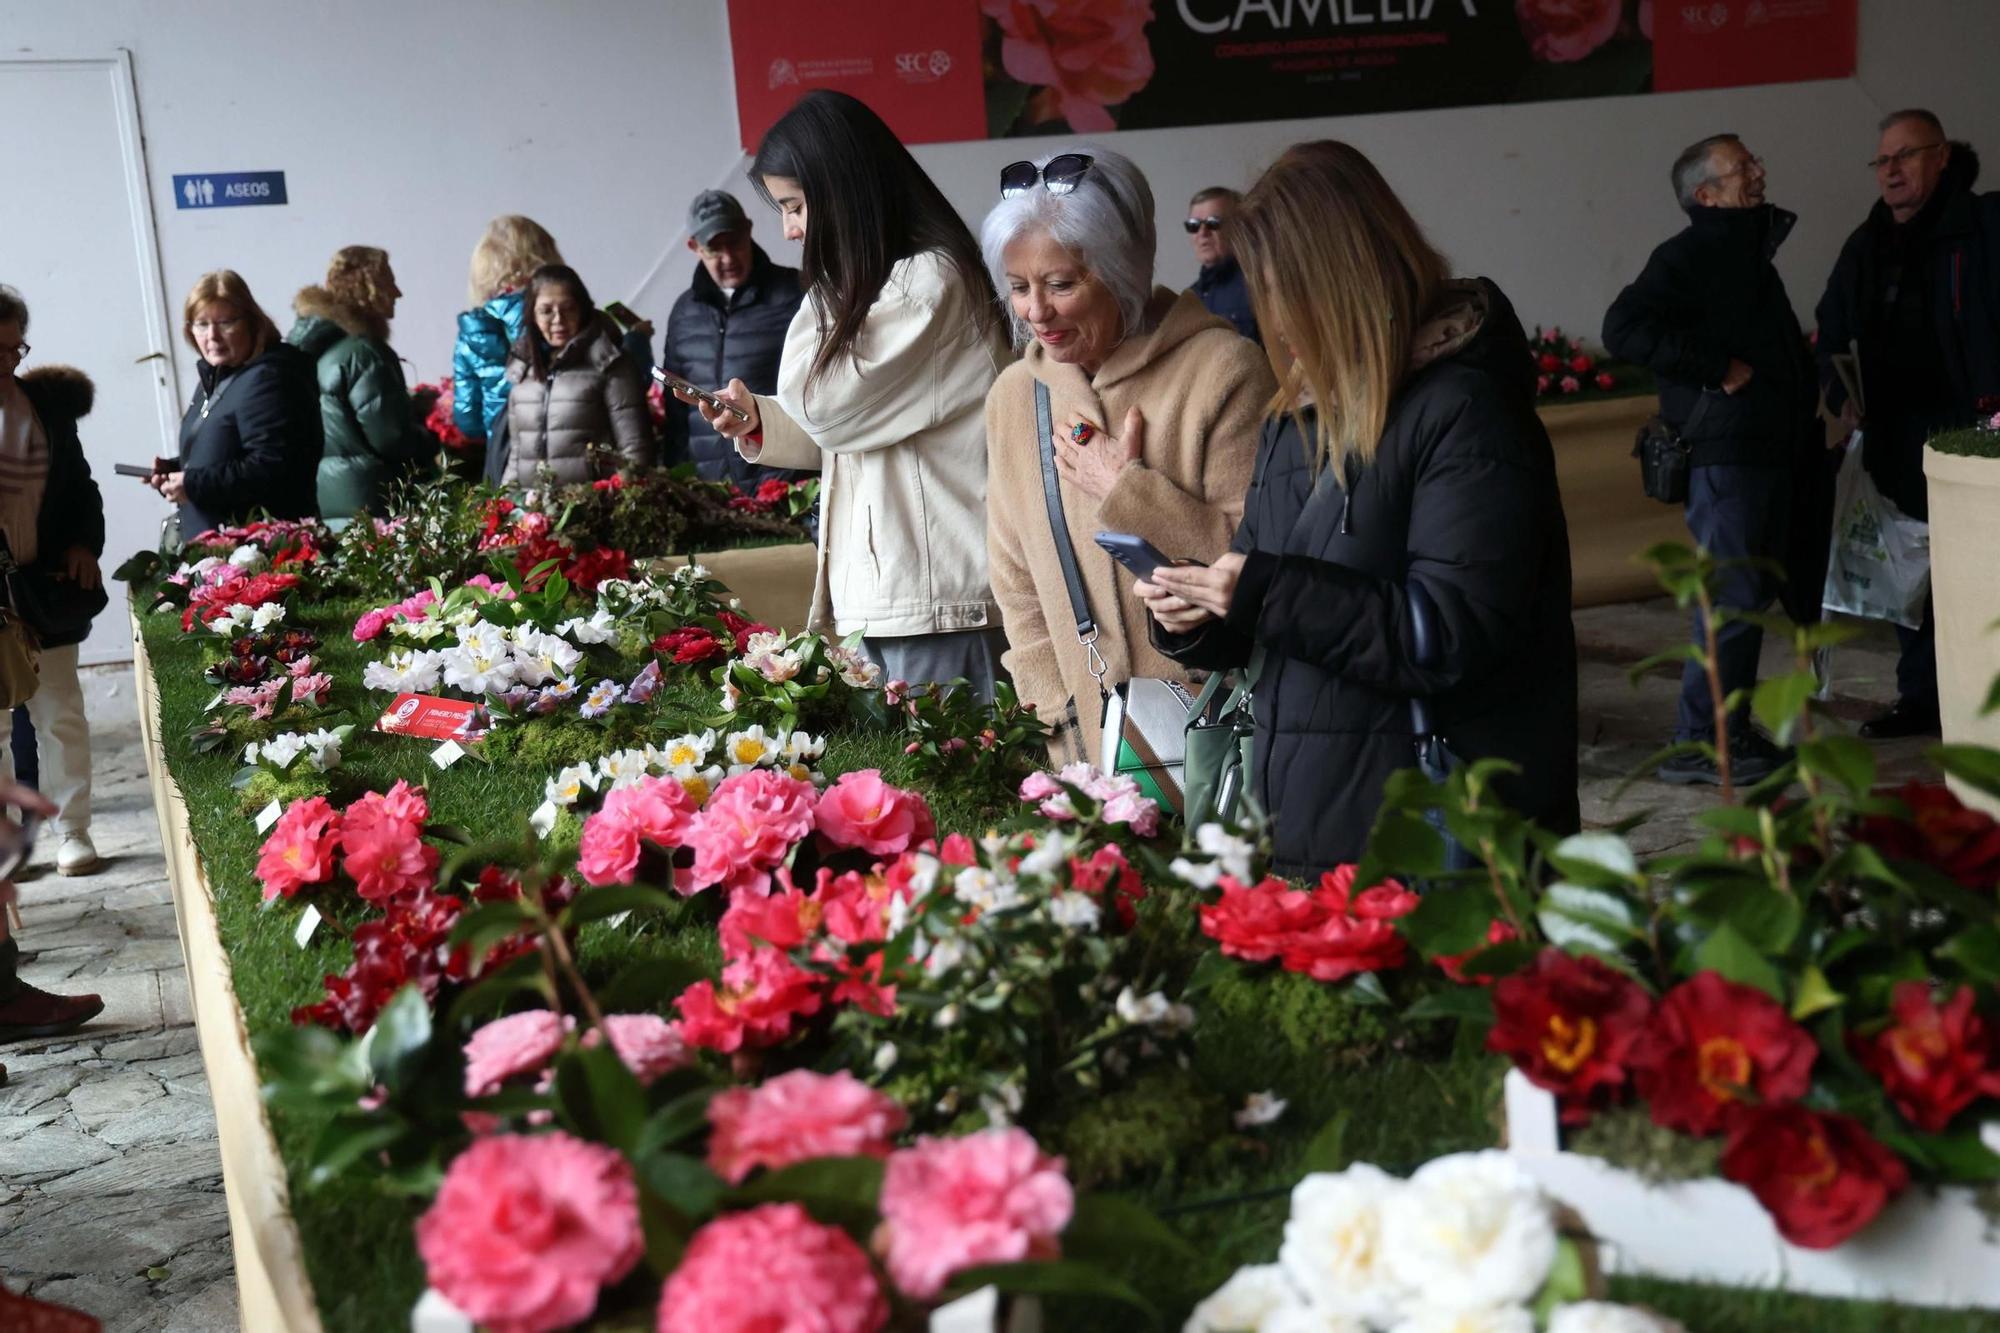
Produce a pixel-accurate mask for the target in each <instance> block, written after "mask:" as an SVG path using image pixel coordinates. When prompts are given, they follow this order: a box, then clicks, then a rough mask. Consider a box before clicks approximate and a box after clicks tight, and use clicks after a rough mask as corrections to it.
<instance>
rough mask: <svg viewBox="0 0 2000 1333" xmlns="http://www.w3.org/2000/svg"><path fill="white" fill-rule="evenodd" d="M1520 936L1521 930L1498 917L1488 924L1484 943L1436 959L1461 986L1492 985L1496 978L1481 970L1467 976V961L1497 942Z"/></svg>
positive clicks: (1446, 973)
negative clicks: (1462, 951)
mask: <svg viewBox="0 0 2000 1333" xmlns="http://www.w3.org/2000/svg"><path fill="white" fill-rule="evenodd" d="M1520 938H1521V932H1520V931H1518V930H1516V929H1514V927H1512V926H1511V925H1509V924H1508V923H1506V922H1505V921H1501V920H1498V919H1497V918H1496V919H1495V920H1493V921H1489V922H1488V923H1487V924H1486V940H1485V942H1484V943H1481V944H1476V945H1474V946H1473V947H1472V948H1470V949H1467V950H1466V951H1465V952H1464V953H1453V954H1440V955H1439V956H1438V957H1437V958H1436V960H1435V961H1436V963H1437V965H1438V967H1439V968H1441V969H1443V971H1444V974H1445V975H1446V976H1447V977H1450V978H1451V979H1452V980H1453V981H1456V982H1457V983H1458V984H1459V985H1461V986H1491V985H1492V984H1493V980H1494V979H1493V977H1492V976H1491V975H1490V974H1487V973H1484V972H1481V973H1476V974H1474V975H1472V976H1467V975H1466V974H1465V965H1466V963H1468V962H1470V961H1471V960H1472V958H1473V957H1474V956H1475V955H1478V954H1482V953H1484V952H1486V950H1488V949H1490V948H1492V947H1493V946H1494V945H1496V944H1505V943H1506V942H1507V941H1508V940H1518V939H1520Z"/></svg>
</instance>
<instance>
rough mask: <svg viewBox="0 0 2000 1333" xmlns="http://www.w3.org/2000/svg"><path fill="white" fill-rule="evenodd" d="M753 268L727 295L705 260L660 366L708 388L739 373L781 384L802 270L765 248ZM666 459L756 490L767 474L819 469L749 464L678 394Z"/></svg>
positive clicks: (763, 384) (760, 388)
mask: <svg viewBox="0 0 2000 1333" xmlns="http://www.w3.org/2000/svg"><path fill="white" fill-rule="evenodd" d="M752 248H753V249H755V250H756V259H755V260H754V262H752V264H751V266H750V277H749V279H748V280H747V281H745V282H744V284H743V285H742V286H741V287H738V288H737V289H736V290H735V291H734V292H731V293H730V294H729V295H727V296H724V295H723V294H722V289H721V288H720V287H718V286H716V285H715V279H714V278H711V277H709V276H708V269H707V267H706V266H705V265H702V264H696V265H695V266H694V282H693V284H692V285H691V286H690V287H689V288H688V289H687V290H686V291H685V292H682V293H681V296H680V299H679V300H678V301H675V302H674V308H673V313H671V314H669V315H668V316H667V333H666V338H665V340H664V342H663V345H662V347H661V349H660V366H661V368H662V369H664V370H667V371H669V372H671V373H673V374H675V375H679V376H680V377H681V378H682V379H685V380H693V381H694V382H695V383H696V384H699V385H700V386H701V387H702V388H704V389H716V388H721V387H722V386H723V385H725V384H727V383H729V381H730V380H732V379H740V380H742V381H743V382H744V383H745V384H746V385H748V386H749V387H750V391H751V392H752V393H761V394H766V395H768V394H772V393H776V392H777V389H778V357H779V354H780V353H782V352H783V351H784V349H785V330H786V329H788V328H790V327H791V324H792V316H793V315H794V314H796V313H797V312H798V308H799V302H800V301H801V300H802V299H803V297H804V293H803V292H802V291H801V289H800V287H799V271H798V270H797V269H795V268H783V267H781V266H779V265H777V264H773V263H772V262H771V257H770V256H769V255H767V254H765V253H764V251H763V249H762V247H754V246H753V247H752ZM666 446H667V447H666V461H667V462H668V463H670V464H672V463H688V462H692V463H693V464H694V465H695V471H697V472H699V473H700V474H701V475H702V476H703V477H706V478H707V479H709V480H710V481H734V482H735V483H736V484H737V485H739V486H741V487H743V488H744V489H745V490H755V489H756V486H757V483H758V482H759V481H762V480H764V479H765V478H766V477H783V478H786V479H787V480H791V479H794V478H800V477H809V476H812V475H815V474H813V473H810V472H789V471H785V470H783V469H780V468H770V467H759V466H758V465H757V464H755V463H746V462H745V461H743V459H741V458H740V457H738V456H737V453H736V450H735V448H734V447H733V446H731V445H730V444H729V443H728V442H727V441H726V440H724V439H723V438H722V437H721V436H720V435H717V434H716V433H715V427H713V426H711V425H709V424H708V423H707V422H706V421H704V420H702V419H701V415H700V413H698V412H696V411H695V410H694V409H693V408H691V407H689V406H687V405H686V404H685V403H682V402H681V401H679V400H678V399H676V398H673V397H669V398H668V399H667V439H666Z"/></svg>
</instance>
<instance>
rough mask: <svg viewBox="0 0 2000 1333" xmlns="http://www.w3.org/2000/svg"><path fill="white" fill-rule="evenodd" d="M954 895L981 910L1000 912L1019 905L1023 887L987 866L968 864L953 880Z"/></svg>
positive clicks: (969, 905) (967, 904) (968, 905)
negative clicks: (1003, 877)
mask: <svg viewBox="0 0 2000 1333" xmlns="http://www.w3.org/2000/svg"><path fill="white" fill-rule="evenodd" d="M952 896H953V897H954V898H956V899H958V900H959V901H960V902H962V903H964V904H965V905H966V906H967V907H971V908H975V909H977V910H979V911H981V912H998V911H1004V910H1006V909H1007V908H1010V907H1013V906H1015V905H1017V904H1018V903H1019V902H1020V901H1021V889H1020V886H1019V885H1018V884H1016V883H1014V881H1012V880H1010V879H1002V878H1001V877H1000V876H999V875H996V874H995V873H994V872H992V871H991V870H988V869H987V868H986V867H985V866H966V867H965V868H964V869H962V870H960V871H959V872H958V874H957V876H956V877H955V878H954V879H953V880H952Z"/></svg>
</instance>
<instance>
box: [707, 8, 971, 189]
mask: <svg viewBox="0 0 2000 1333" xmlns="http://www.w3.org/2000/svg"><path fill="white" fill-rule="evenodd" d="M729 41H730V46H731V48H732V51H731V58H732V62H733V63H734V65H735V67H736V118H737V123H738V128H739V130H740V131H741V134H742V138H743V150H744V151H745V152H755V151H756V148H757V141H758V140H760V139H762V138H763V137H764V131H765V130H768V129H770V128H771V123H772V122H773V121H775V120H777V118H778V117H779V116H782V115H784V114H785V112H786V111H787V110H788V109H789V108H790V107H791V105H792V103H793V102H796V101H797V100H798V98H799V94H800V93H803V92H806V91H807V90H808V89H812V88H834V89H838V90H839V91H841V92H844V93H852V94H853V95H854V96H856V97H858V98H860V99H861V100H862V101H864V102H866V103H867V104H868V105H869V106H870V107H872V108H874V110H875V113H876V114H877V115H879V116H881V117H882V119H883V120H885V121H887V122H888V125H889V128H890V129H892V130H894V131H895V132H896V137H898V138H900V139H901V140H902V141H903V142H904V143H935V142H940V141H945V140H953V139H983V138H985V137H986V99H985V89H984V85H983V83H982V81H981V77H980V68H979V42H980V17H979V6H978V5H977V4H975V3H973V2H972V0H729Z"/></svg>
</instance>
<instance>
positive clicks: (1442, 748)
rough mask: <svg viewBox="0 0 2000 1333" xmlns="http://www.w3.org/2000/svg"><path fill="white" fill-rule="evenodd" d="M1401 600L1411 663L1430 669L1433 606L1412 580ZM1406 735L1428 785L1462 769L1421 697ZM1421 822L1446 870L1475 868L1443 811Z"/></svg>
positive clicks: (1433, 661)
mask: <svg viewBox="0 0 2000 1333" xmlns="http://www.w3.org/2000/svg"><path fill="white" fill-rule="evenodd" d="M1403 600H1404V604H1405V605H1406V606H1407V607H1408V608H1409V613H1410V640H1411V649H1412V651H1411V654H1410V656H1411V659H1412V660H1413V661H1415V662H1416V664H1417V665H1418V666H1420V667H1434V666H1436V665H1437V664H1438V662H1439V661H1440V660H1441V659H1442V657H1443V647H1442V644H1441V642H1440V637H1439V633H1438V626H1437V619H1438V609H1437V603H1436V602H1434V601H1432V600H1431V595H1430V592H1429V591H1428V590H1427V589H1425V587H1424V585H1423V584H1421V583H1418V582H1417V581H1416V580H1415V579H1410V580H1407V581H1405V583H1404V584H1403ZM1410 734H1411V736H1412V737H1413V738H1414V739H1415V742H1416V748H1417V771H1418V772H1420V773H1422V774H1423V775H1424V777H1425V778H1426V779H1428V780H1429V781H1431V782H1435V783H1438V784H1439V785H1443V784H1444V783H1445V782H1447V781H1449V780H1450V778H1451V775H1452V774H1453V773H1454V772H1455V771H1457V770H1458V769H1461V768H1463V767H1465V761H1464V760H1463V759H1461V758H1459V757H1458V755H1457V754H1455V753H1454V752H1453V751H1452V748H1451V742H1450V741H1449V740H1447V739H1445V736H1444V732H1443V731H1442V730H1441V729H1440V727H1439V724H1438V720H1437V717H1436V714H1435V711H1434V710H1433V708H1432V706H1431V701H1430V699H1429V698H1427V697H1425V696H1424V695H1415V696H1413V697H1412V698H1411V699H1410ZM1424 822H1425V823H1427V824H1429V825H1430V826H1431V827H1432V828H1434V829H1436V830H1437V834H1438V836H1439V837H1440V838H1442V839H1444V868H1445V869H1446V870H1467V869H1470V868H1471V867H1473V866H1475V865H1477V864H1479V862H1478V859H1477V858H1475V857H1474V856H1473V855H1472V852H1471V850H1470V849H1468V848H1467V847H1466V846H1465V844H1463V843H1461V842H1460V841H1459V840H1458V839H1457V838H1455V837H1453V836H1452V832H1451V829H1450V827H1449V826H1448V825H1447V824H1446V823H1445V818H1444V811H1442V810H1439V809H1430V810H1426V811H1425V812H1424Z"/></svg>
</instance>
